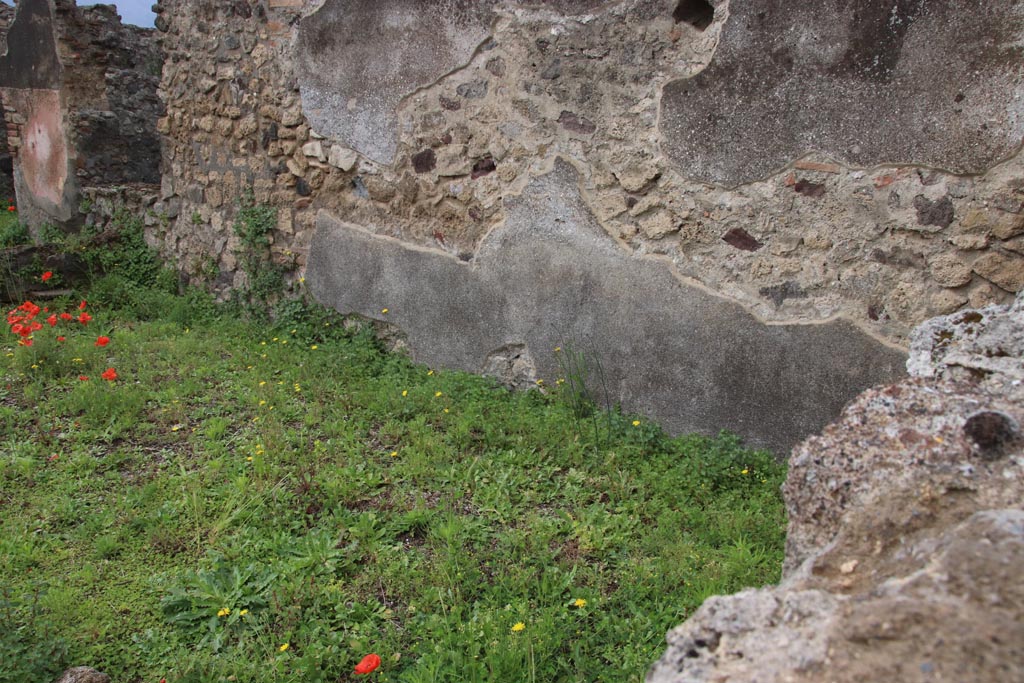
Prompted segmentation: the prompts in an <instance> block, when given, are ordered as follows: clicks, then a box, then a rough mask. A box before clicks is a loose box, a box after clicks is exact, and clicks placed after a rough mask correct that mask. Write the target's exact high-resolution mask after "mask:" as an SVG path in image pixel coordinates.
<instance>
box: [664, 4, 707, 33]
mask: <svg viewBox="0 0 1024 683" xmlns="http://www.w3.org/2000/svg"><path fill="white" fill-rule="evenodd" d="M672 18H673V19H675V20H676V23H679V22H684V23H687V24H689V25H690V26H693V27H694V28H695V29H697V30H698V31H703V30H704V29H706V28H707V27H708V26H711V22H713V21H714V20H715V8H714V7H713V6H712V5H711V3H710V2H708V0H681V2H680V3H679V4H678V5H676V11H675V12H673V13H672Z"/></svg>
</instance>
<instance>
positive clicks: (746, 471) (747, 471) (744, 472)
mask: <svg viewBox="0 0 1024 683" xmlns="http://www.w3.org/2000/svg"><path fill="white" fill-rule="evenodd" d="M749 473H750V470H748V469H747V468H745V467H744V468H743V471H742V472H740V474H749Z"/></svg>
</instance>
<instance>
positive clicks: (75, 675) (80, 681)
mask: <svg viewBox="0 0 1024 683" xmlns="http://www.w3.org/2000/svg"><path fill="white" fill-rule="evenodd" d="M56 683H110V676H108V675H107V674H105V673H102V672H100V671H97V670H96V669H93V668H91V667H88V666H76V667H72V668H70V669H68V670H67V671H65V672H64V673H63V674H62V675H61V677H60V678H58V679H57V681H56Z"/></svg>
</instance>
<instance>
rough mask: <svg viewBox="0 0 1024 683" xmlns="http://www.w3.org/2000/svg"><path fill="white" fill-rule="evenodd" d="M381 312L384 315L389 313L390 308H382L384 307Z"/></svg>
mask: <svg viewBox="0 0 1024 683" xmlns="http://www.w3.org/2000/svg"><path fill="white" fill-rule="evenodd" d="M380 312H381V313H383V314H384V315H387V314H388V309H386V308H382V309H380Z"/></svg>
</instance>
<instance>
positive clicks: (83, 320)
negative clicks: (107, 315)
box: [78, 311, 92, 325]
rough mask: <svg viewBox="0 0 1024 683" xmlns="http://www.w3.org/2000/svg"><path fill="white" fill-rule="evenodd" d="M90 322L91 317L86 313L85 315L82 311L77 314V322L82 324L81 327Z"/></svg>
mask: <svg viewBox="0 0 1024 683" xmlns="http://www.w3.org/2000/svg"><path fill="white" fill-rule="evenodd" d="M90 320H92V316H91V315H89V314H88V313H85V312H84V311H83V312H82V313H79V314H78V322H80V323H82V324H83V325H84V324H85V323H87V322H89V321H90Z"/></svg>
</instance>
